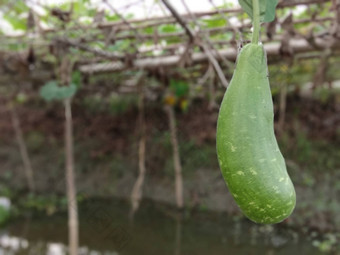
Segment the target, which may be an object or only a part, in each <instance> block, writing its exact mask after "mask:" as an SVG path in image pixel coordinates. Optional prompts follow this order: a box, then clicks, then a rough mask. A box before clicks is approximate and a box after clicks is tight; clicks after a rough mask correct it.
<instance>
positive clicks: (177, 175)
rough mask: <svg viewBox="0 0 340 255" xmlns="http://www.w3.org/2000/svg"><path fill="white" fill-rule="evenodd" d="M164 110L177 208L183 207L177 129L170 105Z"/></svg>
mask: <svg viewBox="0 0 340 255" xmlns="http://www.w3.org/2000/svg"><path fill="white" fill-rule="evenodd" d="M166 111H167V112H168V116H169V126H170V135H171V143H172V148H173V159H174V168H175V192H176V203H177V207H178V208H179V209H181V208H183V205H184V202H183V180H182V166H181V161H180V156H179V148H178V140H177V130H176V120H175V112H174V109H173V107H172V106H166Z"/></svg>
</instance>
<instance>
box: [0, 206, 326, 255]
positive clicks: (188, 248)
mask: <svg viewBox="0 0 340 255" xmlns="http://www.w3.org/2000/svg"><path fill="white" fill-rule="evenodd" d="M66 216H67V215H66V214H65V213H59V214H54V215H53V216H32V217H27V218H20V219H16V220H15V221H12V222H11V223H9V224H8V225H7V226H6V227H5V228H4V229H1V230H0V255H2V254H4V255H7V254H13V255H19V254H20V255H28V254H29V255H39V254H48V255H66V254H67V252H66V251H67V233H68V232H67V217H66ZM79 217H80V254H84V255H109V254H110V255H113V254H114V255H118V254H125V255H137V254H138V255H144V254H145V255H168V254H169V255H170V254H171V255H181V254H182V255H188V254H189V255H190V254H192V255H203V254H204V255H207V254H209V255H210V254H211V255H220V254H221V255H222V254H223V255H227V254H231V255H234V254H237V255H239V254H247V255H252V254H261V255H267V254H268V255H274V254H289V255H295V254H296V255H301V254H308V255H313V254H320V251H319V250H318V249H317V248H316V247H314V246H313V245H312V241H311V240H309V239H308V238H306V237H303V236H301V235H299V234H297V233H296V232H294V231H292V230H289V229H286V228H282V227H281V228H280V225H276V226H275V227H272V226H258V225H256V224H254V223H251V222H249V221H246V220H239V219H236V218H235V217H234V218H233V217H230V216H227V215H225V214H215V213H214V214H212V213H202V212H199V213H191V215H190V216H189V214H188V213H185V215H184V216H183V217H179V215H178V214H177V213H176V212H175V211H174V210H172V209H170V208H168V207H166V206H164V205H159V204H153V203H150V202H143V203H142V205H141V208H140V210H139V211H138V212H137V213H136V214H135V216H134V218H133V220H131V217H130V214H129V205H128V204H127V203H126V202H122V201H116V200H106V201H93V202H88V203H86V204H82V205H81V206H80V213H79Z"/></svg>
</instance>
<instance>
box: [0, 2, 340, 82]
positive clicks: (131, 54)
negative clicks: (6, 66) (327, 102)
mask: <svg viewBox="0 0 340 255" xmlns="http://www.w3.org/2000/svg"><path fill="white" fill-rule="evenodd" d="M104 2H105V3H106V4H107V6H108V8H109V9H110V10H111V11H112V12H113V13H115V14H116V15H118V16H119V17H120V18H121V20H120V21H116V22H105V21H103V20H100V19H98V20H96V19H95V21H94V23H93V24H91V25H87V26H85V25H75V26H73V27H68V28H67V29H63V28H53V29H46V30H43V29H37V28H35V29H32V30H30V31H28V32H27V34H25V35H22V36H16V37H13V36H12V37H2V38H1V41H2V47H5V48H6V45H7V46H8V45H13V44H15V43H19V42H21V43H23V42H24V43H26V44H27V45H30V46H31V47H32V48H33V49H34V51H35V53H36V58H37V59H39V57H40V56H39V54H41V55H43V54H46V52H47V49H48V47H51V45H54V46H55V45H58V47H67V48H77V49H79V50H80V51H81V52H86V53H87V57H82V58H81V59H79V61H78V65H77V68H78V69H79V70H80V71H81V72H83V73H88V74H94V73H97V72H117V71H124V70H133V69H144V70H147V69H154V68H160V67H169V66H186V67H188V66H193V65H195V64H197V63H204V62H205V63H206V62H210V63H211V64H212V65H213V66H214V69H215V70H216V71H217V73H218V74H219V77H220V79H222V80H223V77H222V74H221V72H222V70H221V69H220V68H219V65H218V63H217V61H218V62H220V63H224V64H226V65H227V66H228V63H229V61H232V62H233V61H235V58H236V56H237V51H238V48H239V47H240V44H242V43H244V42H242V40H244V41H247V40H246V39H244V35H246V34H247V33H249V30H250V28H251V23H250V21H249V20H247V19H242V20H240V22H239V24H238V25H233V24H231V23H230V20H229V19H230V15H237V14H240V13H241V10H240V9H238V8H237V9H235V8H233V9H221V8H217V7H216V6H215V5H214V2H213V1H211V0H210V1H209V2H210V3H211V4H212V7H213V8H214V10H212V11H207V12H201V13H192V12H190V8H189V7H188V6H186V7H187V11H188V13H187V14H185V15H180V14H179V13H178V12H177V11H176V7H175V6H173V5H172V4H171V2H170V1H167V0H162V3H163V4H164V6H165V7H166V8H167V9H168V10H169V11H170V13H171V16H164V17H152V18H146V19H130V20H129V19H126V18H124V17H123V15H122V14H121V13H119V12H118V11H117V10H116V9H115V8H114V6H112V5H111V4H110V3H109V2H108V1H104ZM182 2H183V4H185V2H184V0H183V1H182ZM330 3H331V1H321V0H302V1H296V0H286V1H281V2H280V3H279V5H278V9H286V8H291V7H295V6H298V5H307V6H311V5H315V4H319V6H320V11H321V10H322V9H323V8H327V7H323V6H325V4H326V5H327V4H328V7H329V6H330V7H331V10H330V12H329V15H327V17H319V16H318V12H314V13H312V15H311V17H310V18H307V19H306V18H303V19H293V17H292V16H290V15H288V16H287V17H285V18H283V19H276V20H275V21H274V22H272V23H270V24H269V25H267V26H266V28H265V30H266V33H267V36H263V37H262V41H263V43H264V44H265V48H266V50H267V53H268V59H269V61H272V60H273V59H275V58H276V59H277V58H278V57H279V58H280V57H281V56H287V55H288V56H291V57H293V56H294V57H296V56H297V57H300V58H304V57H307V58H310V57H320V56H321V55H322V54H323V53H322V52H323V51H325V50H326V49H329V50H331V51H332V56H334V55H337V54H338V51H339V49H340V41H339V37H340V36H339V34H340V32H339V19H340V7H339V6H340V5H339V1H332V5H329V4H330ZM50 11H51V13H52V14H53V13H54V15H56V16H58V15H59V16H58V17H59V18H60V19H63V18H61V17H63V16H62V15H64V16H65V17H68V16H67V15H69V17H68V18H69V19H71V18H72V17H71V14H70V13H67V12H63V11H61V10H56V9H52V10H50ZM58 11H59V12H58ZM228 15H229V16H228ZM211 17H216V18H218V19H224V20H226V22H225V24H226V25H225V26H221V27H214V28H203V26H202V23H203V21H204V19H206V18H211ZM167 24H178V26H181V28H182V30H181V31H178V32H177V31H176V32H170V33H160V32H159V31H158V29H155V28H159V27H160V26H162V25H167ZM299 24H320V25H322V26H323V27H324V29H323V31H322V32H319V33H312V29H311V30H310V32H309V33H307V34H306V33H304V34H302V33H301V31H299V29H296V26H298V25H299ZM146 28H154V29H153V33H145V32H143V30H145V29H146ZM287 31H288V33H287ZM71 33H73V35H74V34H77V38H74V39H71V38H70V36H69V35H70V34H71ZM223 33H229V34H228V35H229V37H230V39H220V38H218V39H214V36H215V35H221V34H223ZM263 34H264V33H263ZM165 39H167V40H169V39H175V41H177V42H175V43H164V40H165ZM123 40H129V43H130V45H131V47H132V48H133V49H132V50H131V49H129V51H126V52H119V51H109V50H107V48H108V47H109V46H112V45H116V44H119V42H121V41H123ZM146 44H148V47H145V45H146ZM98 45H101V47H98ZM43 49H45V51H44V50H43ZM317 52H319V53H320V54H315V53H317ZM306 53H308V54H306ZM309 53H311V54H309ZM4 54H7V53H4ZM85 55H86V54H85ZM229 67H230V65H229ZM224 83H225V82H224Z"/></svg>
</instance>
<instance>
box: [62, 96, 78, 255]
mask: <svg viewBox="0 0 340 255" xmlns="http://www.w3.org/2000/svg"><path fill="white" fill-rule="evenodd" d="M64 103H65V151H66V155H65V157H66V188H67V200H68V227H69V250H70V255H78V208H77V200H76V185H75V177H74V159H73V134H72V132H73V131H72V111H71V99H69V98H68V99H65V101H64Z"/></svg>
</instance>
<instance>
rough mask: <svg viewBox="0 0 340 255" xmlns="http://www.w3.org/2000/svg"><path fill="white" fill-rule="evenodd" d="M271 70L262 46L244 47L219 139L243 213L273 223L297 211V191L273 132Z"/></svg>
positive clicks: (222, 110) (222, 159)
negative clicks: (269, 76) (295, 208)
mask: <svg viewBox="0 0 340 255" xmlns="http://www.w3.org/2000/svg"><path fill="white" fill-rule="evenodd" d="M267 74H268V68H267V59H266V55H265V51H264V49H263V46H262V45H260V44H258V45H257V44H252V43H251V44H248V45H246V46H244V47H243V48H242V50H241V51H240V53H239V56H238V59H237V64H236V69H235V72H234V75H233V78H232V80H231V82H230V84H229V87H228V89H227V91H226V93H225V95H224V98H223V101H222V104H221V108H220V113H219V117H218V123H217V137H216V138H217V139H216V141H217V154H218V160H219V164H220V168H221V171H222V175H223V177H224V179H225V181H226V183H227V185H228V188H229V190H230V192H231V193H232V196H233V197H234V199H235V200H236V203H237V204H238V205H239V207H240V209H241V210H242V212H243V213H244V214H245V215H246V216H247V217H248V218H249V219H251V220H252V221H254V222H257V223H263V224H274V223H278V222H281V221H282V220H284V219H285V218H287V217H288V216H289V215H290V214H291V213H292V211H293V210H294V207H295V203H296V195H295V190H294V186H293V184H292V182H291V180H290V178H289V176H288V173H287V170H286V165H285V161H284V158H283V156H282V154H281V152H280V150H279V147H278V144H277V141H276V138H275V134H274V128H273V122H274V113H273V102H272V96H271V92H270V86H269V80H268V76H267Z"/></svg>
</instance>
